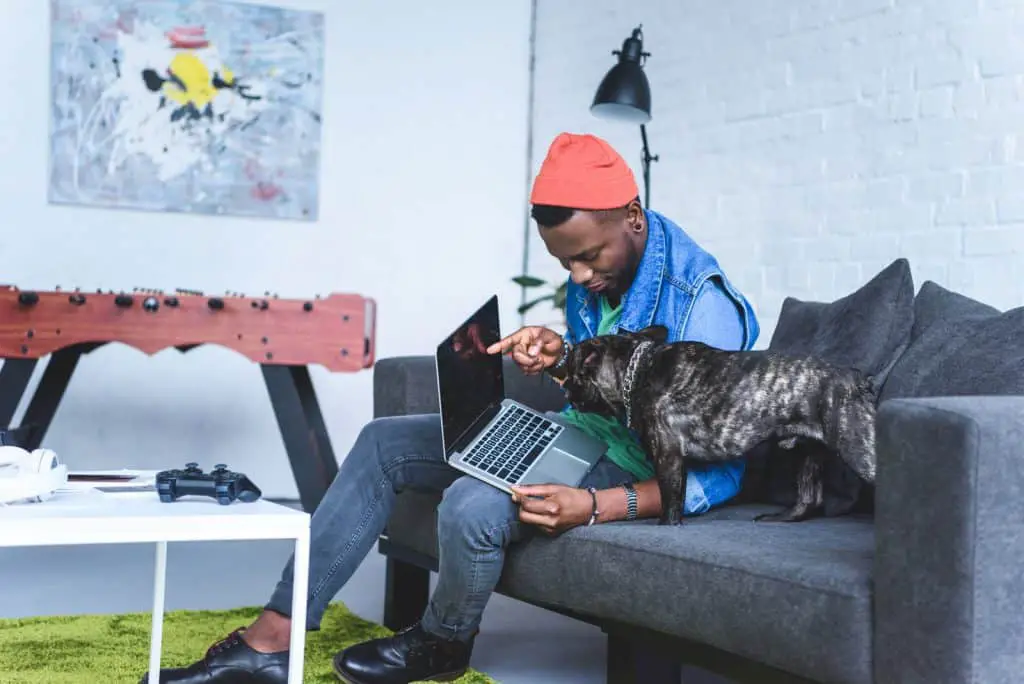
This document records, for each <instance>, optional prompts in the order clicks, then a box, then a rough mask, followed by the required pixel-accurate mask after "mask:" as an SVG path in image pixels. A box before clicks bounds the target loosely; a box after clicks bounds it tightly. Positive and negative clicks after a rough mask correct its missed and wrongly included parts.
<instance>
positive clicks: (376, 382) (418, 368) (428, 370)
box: [373, 356, 565, 418]
mask: <svg viewBox="0 0 1024 684" xmlns="http://www.w3.org/2000/svg"><path fill="white" fill-rule="evenodd" d="M502 363H503V366H504V373H505V396H507V397H509V398H510V399H515V400H517V401H521V402H522V403H524V404H526V405H527V406H530V407H532V408H535V409H537V410H539V411H557V410H559V409H561V408H562V406H564V405H565V395H564V394H563V393H562V388H561V387H559V386H558V383H556V382H554V381H553V380H552V379H551V378H550V377H548V376H547V375H546V374H541V375H532V376H530V375H525V374H523V372H522V371H521V370H519V367H518V366H517V365H516V364H515V363H514V362H512V360H511V359H508V358H505V359H503V360H502ZM438 410H439V407H438V399H437V371H436V370H435V367H434V357H433V356H395V357H389V358H385V359H380V360H379V361H378V362H377V363H376V365H375V366H374V369H373V416H374V418H383V417H385V416H405V415H412V414H417V413H437V411H438Z"/></svg>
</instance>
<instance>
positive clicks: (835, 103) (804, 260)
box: [530, 0, 1024, 346]
mask: <svg viewBox="0 0 1024 684" xmlns="http://www.w3.org/2000/svg"><path fill="white" fill-rule="evenodd" d="M640 23H642V24H643V26H644V39H645V43H644V47H645V49H646V50H647V51H649V52H650V53H651V57H650V59H649V61H648V63H647V66H646V70H647V73H648V76H649V78H650V80H651V88H652V92H653V106H654V120H653V121H652V122H651V123H650V124H649V126H648V133H649V136H650V142H651V147H652V151H653V152H654V153H655V154H659V155H661V161H659V162H655V163H654V165H653V167H652V196H651V200H652V201H651V203H652V206H653V208H655V209H657V210H659V211H661V212H663V213H665V214H666V215H668V216H670V217H671V218H673V219H674V220H675V221H677V222H678V223H680V224H681V225H682V226H683V227H684V228H685V229H686V230H688V231H689V232H690V233H691V235H693V237H694V238H695V239H697V240H698V241H699V242H700V243H702V244H703V245H704V246H706V247H707V248H709V249H710V250H711V251H712V252H713V253H714V254H716V255H717V256H718V257H719V259H720V261H721V262H722V263H723V265H724V266H725V268H726V269H727V271H728V273H729V274H730V276H731V277H732V278H733V279H734V280H735V281H736V283H737V284H738V285H739V286H740V287H741V288H742V289H743V290H744V291H745V292H746V293H747V295H748V296H749V297H750V298H751V299H752V301H753V302H754V304H755V306H756V308H757V310H758V314H759V316H760V318H761V321H762V336H761V340H760V342H759V345H758V346H764V345H767V343H768V340H769V339H770V337H771V334H772V331H773V330H774V326H775V320H776V319H777V317H778V312H779V308H780V306H781V303H782V298H783V297H784V296H786V295H788V294H791V295H793V296H796V297H801V298H815V299H825V300H831V299H834V298H836V297H839V296H842V295H844V294H846V293H847V292H849V291H851V290H853V289H855V288H856V287H858V286H859V285H860V284H861V283H863V282H864V281H865V280H866V279H868V278H870V277H871V276H872V275H873V274H874V273H876V272H877V271H878V270H879V269H881V268H882V267H884V266H885V265H886V264H887V263H889V262H890V261H891V260H892V259H894V258H896V257H900V256H905V257H907V258H908V259H909V260H910V264H911V267H912V268H913V272H914V280H915V285H917V286H920V284H921V282H923V281H924V280H926V279H931V280H934V281H936V282H938V283H940V284H942V285H945V286H947V287H950V288H954V289H956V290H959V291H962V292H964V293H966V294H969V295H971V296H974V297H977V298H980V299H982V300H984V301H987V302H989V303H991V304H993V305H995V306H998V307H1000V308H1008V307H1011V306H1018V305H1020V304H1022V303H1024V278H1021V277H1020V274H1021V272H1022V270H1024V268H1022V267H1024V40H1022V39H1021V36H1024V0H716V1H715V2H698V1H697V0H688V1H686V2H682V1H680V0H633V1H632V2H630V3H626V2H621V1H619V2H616V1H613V0H539V8H538V27H537V54H536V109H535V116H534V126H535V128H534V140H535V145H534V150H533V154H534V167H535V168H536V167H539V165H540V162H541V159H542V158H543V155H544V152H545V150H546V147H547V145H548V144H549V142H550V141H551V139H552V138H553V137H554V136H555V135H556V134H557V133H558V132H559V131H562V130H571V131H589V132H594V133H596V134H598V135H602V136H604V137H605V138H607V139H608V140H609V141H610V142H611V143H612V144H613V145H615V146H616V148H617V149H618V150H619V151H620V152H621V153H622V154H623V155H624V156H626V158H627V160H629V161H630V163H631V164H632V165H633V168H634V171H635V172H636V174H637V179H638V182H639V181H640V178H641V176H640V163H639V160H640V136H639V130H638V129H636V128H634V127H632V126H629V125H626V124H617V123H612V122H605V121H602V120H599V119H596V118H594V117H592V116H591V115H590V113H589V105H590V101H591V98H592V97H593V93H594V90H595V88H596V86H597V84H598V82H599V80H600V78H601V77H602V76H603V74H604V73H605V71H606V70H607V69H608V68H609V67H610V66H611V65H612V64H613V60H614V58H613V57H612V56H611V55H610V51H611V50H613V49H618V48H619V47H620V46H621V42H622V40H623V39H624V38H625V37H626V36H628V35H629V32H630V31H631V29H632V28H633V27H634V26H635V25H637V24H640ZM530 252H531V254H530V265H531V270H532V271H533V272H535V273H537V274H539V275H542V276H545V277H551V278H562V277H564V272H562V271H561V270H560V268H559V266H558V264H557V263H556V262H554V260H553V259H551V258H550V257H549V256H548V255H547V254H546V252H545V251H544V246H543V243H542V242H541V241H540V240H539V238H538V237H537V236H536V235H535V234H534V235H532V237H531V243H530ZM540 318H550V314H549V313H548V312H538V314H537V315H536V316H531V317H530V319H532V320H537V319H540Z"/></svg>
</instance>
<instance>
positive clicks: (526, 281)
mask: <svg viewBox="0 0 1024 684" xmlns="http://www.w3.org/2000/svg"><path fill="white" fill-rule="evenodd" d="M512 282H513V283H515V284H516V285H521V286H522V287H539V286H541V285H545V284H546V283H545V281H543V280H541V279H540V278H538V277H536V276H531V275H521V276H516V277H515V278H513V279H512Z"/></svg>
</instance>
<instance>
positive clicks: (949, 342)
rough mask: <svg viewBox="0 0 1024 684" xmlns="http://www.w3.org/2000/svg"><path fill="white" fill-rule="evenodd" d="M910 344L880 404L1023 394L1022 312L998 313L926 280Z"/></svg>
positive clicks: (918, 300) (894, 367)
mask: <svg viewBox="0 0 1024 684" xmlns="http://www.w3.org/2000/svg"><path fill="white" fill-rule="evenodd" d="M914 308H915V322H914V332H913V336H912V337H911V342H910V345H909V346H908V347H907V350H906V352H905V353H904V354H903V355H902V356H901V357H900V359H899V361H898V362H897V363H896V364H895V365H894V366H893V369H892V372H891V373H890V375H889V379H888V381H887V382H886V384H885V386H884V387H883V388H882V396H881V400H882V401H885V400H887V399H893V398H896V397H929V396H963V395H971V394H975V395H976V394H1024V347H1022V346H1021V344H1020V336H1021V330H1024V307H1018V308H1016V309H1010V310H1009V311H1006V312H1000V311H999V310H998V309H996V308H994V307H991V306H989V305H988V304H983V303H981V302H978V301H976V300H974V299H971V298H969V297H965V296H964V295H962V294H958V293H956V292H952V291H950V290H947V289H946V288H944V287H942V286H941V285H938V284H936V283H933V282H931V281H926V282H925V283H924V284H923V285H922V286H921V292H920V293H918V295H917V301H916V302H915V306H914Z"/></svg>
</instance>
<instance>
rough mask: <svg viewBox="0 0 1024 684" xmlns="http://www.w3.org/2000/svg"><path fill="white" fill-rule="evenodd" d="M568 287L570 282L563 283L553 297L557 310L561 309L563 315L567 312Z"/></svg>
mask: <svg viewBox="0 0 1024 684" xmlns="http://www.w3.org/2000/svg"><path fill="white" fill-rule="evenodd" d="M568 285H569V283H568V281H563V282H562V284H561V285H559V286H558V288H557V289H556V290H555V294H553V295H552V303H553V304H554V305H555V308H557V309H561V310H562V312H563V313H564V312H565V296H566V293H567V290H568Z"/></svg>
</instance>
